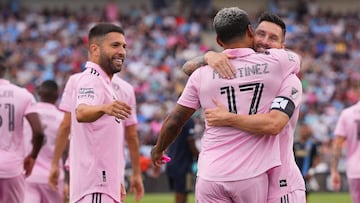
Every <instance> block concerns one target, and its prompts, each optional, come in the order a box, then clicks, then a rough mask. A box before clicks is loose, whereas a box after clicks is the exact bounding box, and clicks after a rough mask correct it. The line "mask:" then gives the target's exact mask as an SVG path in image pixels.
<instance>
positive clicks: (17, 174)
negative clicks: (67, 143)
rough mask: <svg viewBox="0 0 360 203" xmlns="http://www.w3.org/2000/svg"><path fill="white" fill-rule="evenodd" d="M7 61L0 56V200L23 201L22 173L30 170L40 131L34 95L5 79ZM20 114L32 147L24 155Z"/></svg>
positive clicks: (41, 138) (41, 137)
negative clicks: (27, 125) (30, 133)
mask: <svg viewBox="0 0 360 203" xmlns="http://www.w3.org/2000/svg"><path fill="white" fill-rule="evenodd" d="M6 69H7V65H6V61H5V57H4V56H0V154H1V155H0V202H12V203H23V202H24V187H25V180H24V174H23V172H24V171H25V176H29V175H30V174H31V171H32V168H33V166H34V163H35V159H36V157H37V155H38V153H39V151H40V149H41V144H42V142H43V139H44V133H43V130H42V128H41V122H40V118H39V115H38V114H37V113H36V112H35V111H33V109H32V105H33V104H35V98H34V96H33V95H32V94H31V93H30V92H29V91H27V90H26V89H25V88H21V87H18V86H16V85H14V84H12V83H10V81H8V80H6V79H5V78H4V77H5V73H6ZM24 118H26V119H27V121H28V122H29V124H30V127H31V129H32V139H31V141H32V145H33V147H32V150H31V152H30V153H29V154H28V155H27V156H26V157H25V159H24V155H23V154H24V151H23V150H24V147H25V146H24V140H25V139H24V135H23V130H24V129H23V128H24Z"/></svg>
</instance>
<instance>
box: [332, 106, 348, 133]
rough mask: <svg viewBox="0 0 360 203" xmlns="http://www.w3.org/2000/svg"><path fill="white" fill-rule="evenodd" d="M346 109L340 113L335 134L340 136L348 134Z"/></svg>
mask: <svg viewBox="0 0 360 203" xmlns="http://www.w3.org/2000/svg"><path fill="white" fill-rule="evenodd" d="M346 112H347V111H346V110H344V111H342V112H341V114H340V117H339V119H338V121H337V123H336V126H335V131H334V135H335V136H339V137H345V136H346V129H347V126H346V117H347V116H346Z"/></svg>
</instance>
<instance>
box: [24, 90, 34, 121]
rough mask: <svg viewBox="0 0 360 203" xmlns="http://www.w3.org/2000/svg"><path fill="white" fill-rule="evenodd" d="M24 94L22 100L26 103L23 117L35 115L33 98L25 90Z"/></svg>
mask: <svg viewBox="0 0 360 203" xmlns="http://www.w3.org/2000/svg"><path fill="white" fill-rule="evenodd" d="M24 91H25V93H24V96H25V97H24V98H23V99H24V100H27V102H26V105H25V115H27V114H29V113H37V109H36V107H35V104H36V99H35V97H34V96H33V95H32V94H31V93H30V92H28V91H27V90H25V89H24Z"/></svg>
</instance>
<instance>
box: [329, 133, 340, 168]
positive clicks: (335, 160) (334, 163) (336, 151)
mask: <svg viewBox="0 0 360 203" xmlns="http://www.w3.org/2000/svg"><path fill="white" fill-rule="evenodd" d="M341 145H342V141H341V140H340V139H339V138H335V140H334V141H333V147H332V158H331V172H337V171H338V169H337V167H338V164H339V160H340V157H341Z"/></svg>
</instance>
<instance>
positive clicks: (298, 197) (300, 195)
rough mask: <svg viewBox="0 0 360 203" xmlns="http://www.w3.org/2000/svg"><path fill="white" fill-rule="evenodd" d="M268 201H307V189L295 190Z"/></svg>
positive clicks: (297, 202) (290, 202)
mask: <svg viewBox="0 0 360 203" xmlns="http://www.w3.org/2000/svg"><path fill="white" fill-rule="evenodd" d="M268 203H306V194H305V190H295V191H292V192H290V193H288V194H286V195H284V196H282V197H280V198H273V199H268Z"/></svg>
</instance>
